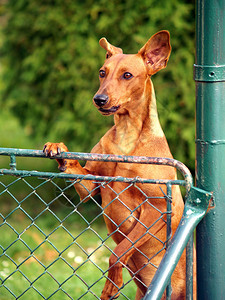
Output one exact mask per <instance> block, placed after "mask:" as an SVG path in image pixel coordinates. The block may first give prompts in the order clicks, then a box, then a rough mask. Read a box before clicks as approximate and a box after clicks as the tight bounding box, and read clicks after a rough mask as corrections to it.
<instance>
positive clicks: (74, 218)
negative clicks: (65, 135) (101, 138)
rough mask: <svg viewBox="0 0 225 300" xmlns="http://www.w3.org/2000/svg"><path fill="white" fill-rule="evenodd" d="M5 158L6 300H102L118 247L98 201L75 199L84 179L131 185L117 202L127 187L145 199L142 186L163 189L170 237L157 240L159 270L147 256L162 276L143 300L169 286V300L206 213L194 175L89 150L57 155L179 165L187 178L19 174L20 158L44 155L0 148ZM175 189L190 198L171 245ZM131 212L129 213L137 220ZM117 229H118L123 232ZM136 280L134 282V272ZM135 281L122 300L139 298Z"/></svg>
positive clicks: (127, 283)
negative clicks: (110, 262) (174, 279)
mask: <svg viewBox="0 0 225 300" xmlns="http://www.w3.org/2000/svg"><path fill="white" fill-rule="evenodd" d="M0 155H3V156H9V157H10V168H9V169H0V175H2V176H0V218H1V224H0V280H1V285H0V295H1V300H6V299H7V300H9V299H32V300H35V299H56V300H57V299H60V300H63V299H100V298H99V297H100V294H101V290H102V288H103V285H104V282H105V279H106V278H107V268H108V258H109V256H110V254H111V253H112V252H113V248H114V247H115V245H114V244H113V242H112V239H111V238H110V237H111V235H112V234H110V235H109V236H108V235H107V233H106V231H105V230H104V229H102V228H105V225H104V224H103V223H102V217H103V216H105V215H106V214H105V212H104V210H103V209H102V208H101V205H100V200H99V199H98V198H94V197H92V196H91V192H92V191H90V194H89V196H88V197H90V198H91V199H92V205H91V207H90V204H87V203H85V204H84V201H85V199H84V200H83V201H79V199H78V198H76V197H74V195H75V194H76V192H75V189H74V188H73V184H74V182H76V183H77V184H81V185H82V181H83V180H93V181H95V182H97V183H98V185H99V186H104V187H105V188H109V189H110V191H112V187H111V185H110V183H111V182H115V181H117V182H123V183H124V184H126V187H125V189H123V190H121V191H120V192H119V193H118V192H116V191H114V190H113V192H114V193H115V198H114V199H112V201H115V199H117V200H118V199H119V196H120V194H122V193H123V192H125V191H126V190H128V189H130V188H136V189H138V190H139V192H141V193H142V195H143V197H144V200H143V201H144V202H147V201H148V200H149V198H150V197H148V195H145V194H144V192H143V191H142V190H141V188H140V186H139V185H138V183H141V184H157V185H160V186H165V187H166V189H164V190H166V192H163V193H162V198H163V199H165V200H166V201H167V212H160V213H161V214H160V217H159V220H163V221H164V222H165V223H166V224H167V239H166V241H161V240H159V242H160V243H161V250H160V251H159V252H161V251H164V250H166V254H165V255H164V257H163V261H162V262H161V264H160V266H159V267H157V266H156V265H155V264H154V257H148V258H146V259H147V261H148V264H151V265H152V266H153V267H154V268H155V269H157V271H156V274H155V276H154V279H153V281H152V283H151V285H150V287H146V288H148V290H147V293H146V296H145V298H144V299H145V300H149V299H154V300H155V299H160V298H161V296H162V293H163V292H164V290H165V289H166V287H167V299H170V296H171V288H170V284H169V281H170V276H171V274H172V272H173V270H174V268H175V266H176V264H177V262H178V260H179V258H180V256H181V254H182V252H183V250H184V248H185V247H186V245H187V243H188V240H189V239H190V237H191V236H192V233H193V230H194V229H195V227H196V225H197V224H198V222H199V221H200V220H201V219H202V218H203V216H204V214H205V213H206V210H207V207H208V204H209V199H210V197H211V195H210V194H209V193H206V192H204V191H202V190H200V189H197V188H194V187H193V182H192V176H191V174H190V172H189V170H188V169H187V167H186V166H184V165H183V164H182V163H181V162H178V161H176V160H173V159H165V158H150V157H134V156H133V157H132V156H115V155H100V154H87V153H62V154H61V155H58V156H57V158H59V157H61V158H69V159H79V160H84V161H86V160H94V161H106V162H112V161H113V162H121V163H139V164H156V165H167V166H172V167H175V168H177V170H178V171H179V172H180V173H181V174H182V175H183V177H184V180H174V181H171V180H161V179H158V180H151V179H145V178H139V177H137V178H124V177H102V176H92V175H87V176H82V175H74V174H64V173H50V172H39V171H28V170H17V166H16V156H22V157H42V158H45V155H44V154H43V152H42V151H39V150H22V149H8V148H0ZM172 185H180V186H183V187H185V189H186V196H185V199H186V200H185V209H184V213H183V217H182V220H181V222H180V225H179V227H178V229H177V231H176V233H175V235H174V237H173V239H172V240H171V229H170V223H171V201H173V200H172V194H171V193H172V188H171V187H172ZM161 191H163V190H162V189H161ZM136 209H137V208H136ZM87 211H88V212H87ZM134 211H135V210H133V211H131V210H130V212H131V214H132V215H133V213H134ZM165 216H166V218H165ZM111 221H112V220H111ZM112 222H113V221H112ZM147 230H149V228H146V231H147ZM115 231H119V227H118V228H117V229H116V230H115ZM155 238H157V237H155ZM190 245H192V242H190V243H189V247H188V249H189V250H188V251H187V278H188V280H187V299H192V268H191V267H190V266H191V260H192V249H191V248H192V247H191V246H190ZM156 255H157V254H156ZM127 273H128V272H127ZM131 275H132V276H131V277H132V278H136V277H135V273H133V274H131ZM131 277H130V275H128V274H124V278H125V280H124V286H123V288H122V289H121V290H120V294H121V296H120V297H121V299H122V298H123V299H134V295H135V290H136V288H135V286H134V283H133V281H132V278H131ZM136 279H137V278H136Z"/></svg>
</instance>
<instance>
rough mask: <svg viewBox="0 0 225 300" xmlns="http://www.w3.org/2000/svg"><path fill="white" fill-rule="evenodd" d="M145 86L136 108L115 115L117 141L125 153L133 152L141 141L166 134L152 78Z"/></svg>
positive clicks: (147, 140)
mask: <svg viewBox="0 0 225 300" xmlns="http://www.w3.org/2000/svg"><path fill="white" fill-rule="evenodd" d="M145 86H146V88H145V92H144V94H143V99H141V101H137V102H138V103H136V107H135V109H134V108H131V109H129V110H124V111H123V112H122V113H118V114H116V115H114V122H115V143H116V144H117V145H118V147H119V149H120V151H121V152H122V153H123V154H125V155H129V154H131V153H132V151H133V150H134V149H135V148H136V146H137V144H138V143H139V142H140V141H141V142H142V143H145V142H149V141H150V140H151V139H152V138H154V137H163V136H164V133H163V131H162V128H161V125H160V123H159V118H158V113H157V106H156V98H155V92H154V87H153V84H152V82H151V79H148V80H147V82H146V85H145ZM137 104H138V105H137Z"/></svg>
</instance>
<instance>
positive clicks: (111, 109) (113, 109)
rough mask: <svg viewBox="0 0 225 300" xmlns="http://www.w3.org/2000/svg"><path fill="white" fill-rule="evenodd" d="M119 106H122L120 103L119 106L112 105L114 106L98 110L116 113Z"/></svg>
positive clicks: (105, 112) (104, 113)
mask: <svg viewBox="0 0 225 300" xmlns="http://www.w3.org/2000/svg"><path fill="white" fill-rule="evenodd" d="M119 108H120V105H118V106H112V107H111V108H109V109H105V108H99V109H98V110H99V111H100V112H101V113H102V114H103V115H110V114H114V113H115V112H116V111H117V110H118V109H119Z"/></svg>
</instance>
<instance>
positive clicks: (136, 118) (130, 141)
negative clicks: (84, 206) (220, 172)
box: [44, 31, 195, 300]
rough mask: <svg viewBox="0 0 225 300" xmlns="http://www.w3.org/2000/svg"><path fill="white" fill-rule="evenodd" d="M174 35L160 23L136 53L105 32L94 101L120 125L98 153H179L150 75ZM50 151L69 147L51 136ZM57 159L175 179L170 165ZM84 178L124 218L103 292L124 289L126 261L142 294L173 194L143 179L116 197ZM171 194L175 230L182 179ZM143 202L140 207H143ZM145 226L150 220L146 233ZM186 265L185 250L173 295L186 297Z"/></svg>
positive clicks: (111, 212)
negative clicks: (112, 41) (163, 123)
mask: <svg viewBox="0 0 225 300" xmlns="http://www.w3.org/2000/svg"><path fill="white" fill-rule="evenodd" d="M169 39H170V36H169V33H168V32H167V31H160V32H158V33H156V34H155V35H153V36H152V37H151V38H150V39H149V41H148V42H147V43H146V44H145V45H144V46H143V47H142V48H141V49H140V50H139V52H138V53H137V54H129V55H126V54H123V51H122V50H121V49H120V48H117V47H115V46H113V45H111V44H110V43H109V42H108V41H107V40H106V39H105V38H103V39H101V40H100V45H101V46H102V47H103V48H104V49H105V50H106V51H107V53H106V60H105V63H104V64H103V66H102V67H101V69H100V72H99V75H100V88H99V90H98V91H97V93H96V95H95V96H94V101H93V102H94V105H95V106H96V107H97V109H98V110H99V111H100V112H101V113H102V114H103V115H112V114H113V115H114V122H115V125H114V126H113V127H112V128H111V129H110V130H109V131H108V132H107V133H106V134H105V135H104V136H103V137H102V138H101V139H100V141H99V143H98V144H97V145H96V146H95V147H94V148H93V149H92V151H91V152H92V153H102V154H118V155H122V154H126V155H136V156H139V155H140V156H151V157H166V158H172V155H171V153H170V149H169V146H168V143H167V140H166V138H165V135H164V133H163V131H162V128H161V126H160V123H159V119H158V114H157V108H156V100H155V94H154V88H153V85H152V81H151V76H152V75H153V74H155V73H156V72H158V71H159V70H161V69H162V68H165V67H166V64H167V61H168V59H169V56H170V51H171V46H170V41H169ZM44 151H45V153H46V154H47V155H49V156H50V157H54V155H55V154H57V153H59V152H63V151H68V149H67V147H66V146H65V145H64V144H63V143H47V144H45V147H44ZM58 163H59V168H60V169H61V170H62V171H64V172H66V173H74V174H83V175H86V174H93V175H101V176H124V177H130V178H132V177H137V176H139V177H144V178H151V179H171V180H173V179H176V171H175V169H174V168H172V167H167V166H156V165H138V164H122V163H114V162H110V163H109V162H108V163H105V162H93V161H92V162H90V161H88V162H87V163H86V165H85V167H81V165H80V164H79V162H77V161H74V160H62V159H60V160H58ZM83 184H85V186H86V188H87V189H88V190H89V191H92V190H93V189H95V191H94V192H92V195H94V194H96V193H98V192H100V193H101V197H102V207H103V209H104V210H105V211H104V212H105V217H104V218H105V223H106V226H107V229H108V232H109V233H112V232H114V230H115V229H116V225H115V224H118V225H119V231H115V233H114V234H113V235H112V238H113V239H114V241H115V242H116V244H117V246H116V248H115V249H114V253H113V254H112V255H111V256H110V259H109V271H108V279H107V280H106V283H105V287H104V289H103V292H102V295H101V299H102V300H106V299H112V297H113V296H114V295H117V296H118V295H119V293H118V289H119V288H121V287H122V285H123V278H122V268H123V267H125V266H126V267H127V268H128V270H129V271H130V273H131V275H132V274H135V276H134V280H135V283H136V284H137V287H138V289H137V293H136V298H135V299H136V300H140V299H141V298H142V297H143V296H144V294H145V292H146V286H148V285H149V284H150V282H151V280H152V278H153V276H154V273H155V268H154V267H153V266H152V265H151V264H148V259H147V257H154V255H155V254H156V253H157V252H158V251H160V249H161V248H162V244H161V242H160V241H159V240H162V241H165V240H166V226H165V222H164V221H163V219H162V218H161V219H160V216H161V214H160V212H159V211H161V212H165V211H166V202H165V200H164V199H161V198H160V197H162V191H160V188H159V186H158V185H150V184H145V185H141V186H140V187H141V189H142V190H143V193H141V192H140V191H139V190H138V189H136V188H134V187H132V188H130V189H128V190H126V191H125V192H123V193H122V194H121V195H120V196H119V199H116V200H114V201H113V202H111V201H112V199H113V198H115V193H114V192H113V191H112V190H109V189H106V188H103V187H100V188H98V189H97V185H96V183H94V182H91V181H85V182H84V183H83ZM111 187H112V188H113V189H114V190H115V191H116V192H117V193H119V192H120V191H121V190H123V189H124V188H125V183H119V182H114V183H111ZM75 188H76V190H77V192H78V193H79V195H80V197H81V199H84V198H85V197H87V196H88V192H87V190H86V188H83V187H82V186H81V185H78V184H77V185H75ZM144 194H145V195H148V197H153V198H152V199H150V198H149V202H148V201H144V200H145V198H146V197H145V196H144ZM172 194H173V202H172V212H173V213H172V233H174V232H175V230H176V228H177V226H178V224H179V221H180V219H181V216H182V212H183V207H184V204H183V200H182V197H181V193H180V190H179V188H178V187H177V186H173V188H172ZM157 197H159V198H157ZM143 201H144V203H142V202H143ZM149 203H151V205H150V204H149ZM137 207H139V208H138V209H136V208H137ZM154 207H156V208H157V209H155V208H154ZM135 209H136V210H135ZM131 211H133V214H131ZM125 219H126V221H125V222H124V220H125ZM158 219H159V220H158ZM112 220H113V222H112ZM152 224H154V225H152ZM146 227H147V228H149V227H150V230H149V231H150V232H149V233H147V234H146ZM152 235H155V236H156V237H157V239H156V238H153V237H152ZM137 249H138V250H137ZM163 255H164V251H162V252H160V253H159V254H158V255H156V256H155V257H154V258H153V259H152V260H151V262H152V263H153V264H155V265H156V266H158V265H159V263H160V261H161V259H162V256H163ZM118 258H119V260H118ZM185 270H186V267H185V256H184V254H183V255H182V257H181V259H180V261H179V263H178V265H177V267H176V269H175V271H174V274H173V276H172V289H173V293H172V299H176V300H178V299H185V280H186V275H185ZM115 297H116V296H115ZM164 297H165V296H164ZM194 297H195V295H194Z"/></svg>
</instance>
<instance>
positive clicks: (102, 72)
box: [99, 70, 105, 78]
mask: <svg viewBox="0 0 225 300" xmlns="http://www.w3.org/2000/svg"><path fill="white" fill-rule="evenodd" d="M99 77H100V78H104V77H105V71H104V70H100V71H99Z"/></svg>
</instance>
